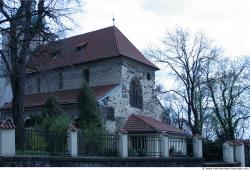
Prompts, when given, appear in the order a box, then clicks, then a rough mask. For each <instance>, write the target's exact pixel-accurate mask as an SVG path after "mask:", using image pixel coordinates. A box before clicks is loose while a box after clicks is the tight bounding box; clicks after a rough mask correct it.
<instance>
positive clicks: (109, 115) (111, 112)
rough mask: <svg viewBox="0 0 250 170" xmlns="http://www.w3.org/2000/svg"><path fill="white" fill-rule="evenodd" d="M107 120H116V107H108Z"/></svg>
mask: <svg viewBox="0 0 250 170" xmlns="http://www.w3.org/2000/svg"><path fill="white" fill-rule="evenodd" d="M107 120H111V121H114V120H115V111H114V108H112V107H110V108H108V109H107Z"/></svg>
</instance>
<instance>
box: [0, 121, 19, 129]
mask: <svg viewBox="0 0 250 170" xmlns="http://www.w3.org/2000/svg"><path fill="white" fill-rule="evenodd" d="M15 128H16V126H15V124H14V122H13V121H9V120H0V129H15Z"/></svg>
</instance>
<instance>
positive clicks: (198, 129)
mask: <svg viewBox="0 0 250 170" xmlns="http://www.w3.org/2000/svg"><path fill="white" fill-rule="evenodd" d="M217 54H218V50H217V49H216V48H211V44H210V42H209V40H208V39H207V38H206V36H205V35H204V34H202V33H196V34H190V33H189V32H188V31H186V30H183V29H182V28H176V29H175V30H174V31H173V32H167V34H166V35H165V36H164V38H163V41H162V48H159V49H149V50H148V51H147V55H148V56H149V57H150V58H153V59H154V60H155V61H156V62H159V63H161V64H162V65H165V66H167V68H168V69H169V70H170V75H171V76H172V77H173V78H174V79H175V80H176V81H175V86H174V87H173V88H172V89H168V90H167V91H165V92H169V93H174V94H175V96H176V97H178V98H179V99H178V100H180V101H182V102H181V103H183V105H184V106H185V108H184V110H185V112H186V118H185V120H184V119H182V120H184V121H185V124H186V126H188V127H189V128H190V130H191V131H192V134H194V135H195V134H199V135H201V134H202V129H203V121H204V115H205V114H206V108H207V107H206V105H207V100H208V98H207V95H206V94H205V93H206V90H205V89H206V87H205V85H206V84H205V73H204V69H205V67H206V66H207V63H209V62H208V61H209V60H213V59H215V58H216V56H217Z"/></svg>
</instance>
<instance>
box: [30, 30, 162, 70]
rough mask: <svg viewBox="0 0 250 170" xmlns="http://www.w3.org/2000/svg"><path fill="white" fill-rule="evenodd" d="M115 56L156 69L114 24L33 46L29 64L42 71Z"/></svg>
mask: <svg viewBox="0 0 250 170" xmlns="http://www.w3.org/2000/svg"><path fill="white" fill-rule="evenodd" d="M53 55H55V56H53ZM119 56H124V57H127V58H130V59H132V60H135V61H138V62H140V63H143V64H145V65H148V66H150V67H151V68H153V69H155V70H158V69H159V68H158V67H157V66H155V65H154V64H153V63H152V62H150V61H149V60H148V59H147V58H145V57H144V56H143V54H142V53H141V52H140V51H139V50H138V49H137V48H136V47H135V46H134V45H133V44H132V43H131V42H130V41H129V40H128V39H127V38H126V37H125V36H124V35H123V34H122V32H121V31H120V30H119V29H118V28H116V27H115V26H111V27H107V28H103V29H99V30H96V31H92V32H88V33H85V34H81V35H77V36H73V37H70V38H66V39H62V40H59V41H56V42H53V43H49V44H46V45H44V46H42V47H40V48H39V49H38V50H37V52H36V55H35V57H33V58H32V61H31V62H30V64H29V66H32V67H34V66H35V68H36V70H39V71H42V70H49V69H53V68H60V67H65V66H70V65H75V64H81V63H86V62H92V61H97V60H102V59H108V58H112V57H119ZM32 67H31V68H32ZM33 71H34V70H32V69H29V70H28V72H33Z"/></svg>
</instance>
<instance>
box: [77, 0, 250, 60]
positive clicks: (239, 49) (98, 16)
mask: <svg viewBox="0 0 250 170" xmlns="http://www.w3.org/2000/svg"><path fill="white" fill-rule="evenodd" d="M85 2H86V5H85V8H84V10H85V11H84V12H83V13H81V14H79V15H77V17H76V21H77V23H78V24H79V25H80V26H81V27H80V28H78V29H76V30H75V31H74V32H73V33H72V34H81V33H85V32H88V31H93V30H96V29H100V28H104V27H107V26H111V25H112V13H113V14H114V16H115V25H116V26H117V27H118V28H119V29H120V30H121V31H122V32H123V33H124V34H125V35H126V36H127V37H128V39H129V40H130V41H131V42H132V43H133V44H134V45H135V46H136V47H137V48H139V49H140V50H143V49H145V48H146V47H148V46H149V45H151V44H157V42H159V41H160V40H161V37H162V35H163V34H164V33H165V32H166V30H167V29H168V30H172V29H173V28H175V27H176V26H182V27H184V28H188V29H189V30H190V31H203V32H205V33H206V34H207V36H208V37H209V38H211V39H213V40H214V42H215V44H216V45H218V46H220V47H223V48H224V49H225V53H226V54H227V55H229V56H237V55H246V54H250V9H249V8H250V1H249V0H85Z"/></svg>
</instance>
